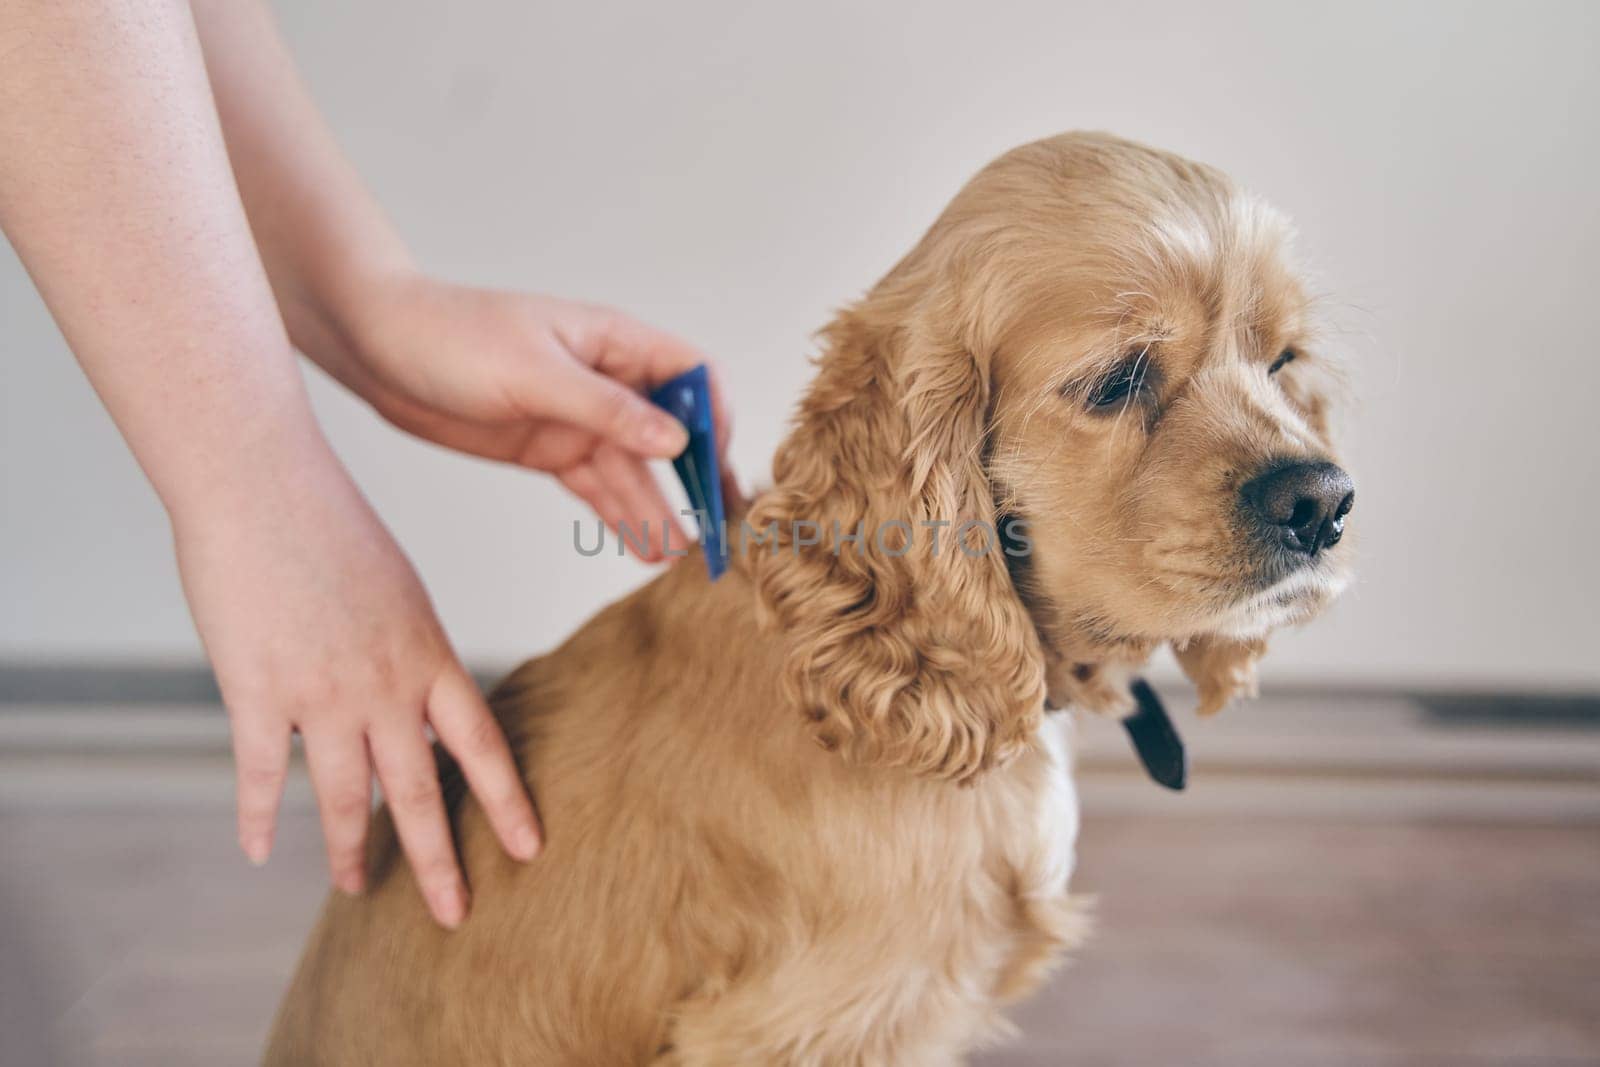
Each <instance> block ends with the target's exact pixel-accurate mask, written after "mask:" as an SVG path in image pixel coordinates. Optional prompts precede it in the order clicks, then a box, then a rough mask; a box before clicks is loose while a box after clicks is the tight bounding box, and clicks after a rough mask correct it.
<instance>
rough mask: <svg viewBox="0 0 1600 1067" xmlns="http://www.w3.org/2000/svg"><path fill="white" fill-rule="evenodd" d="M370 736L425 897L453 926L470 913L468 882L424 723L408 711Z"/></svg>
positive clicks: (403, 843)
mask: <svg viewBox="0 0 1600 1067" xmlns="http://www.w3.org/2000/svg"><path fill="white" fill-rule="evenodd" d="M367 739H368V744H369V745H370V746H371V749H372V762H373V764H374V766H376V767H377V770H378V781H379V782H380V783H382V785H383V795H384V797H385V798H386V799H387V800H388V801H389V812H390V814H391V815H392V816H393V817H394V828H395V832H396V834H398V835H399V837H400V847H401V848H403V849H404V850H405V854H406V858H407V859H409V860H410V861H411V869H412V871H413V872H414V873H415V875H416V878H417V886H418V888H420V889H421V890H422V897H423V899H424V900H425V901H426V902H427V905H428V910H429V911H430V912H432V913H433V917H434V920H435V921H436V922H438V923H439V925H441V926H443V927H445V928H446V929H450V930H454V929H455V928H456V927H457V926H459V925H460V924H461V920H462V919H463V918H465V917H466V914H467V887H466V883H465V882H464V881H463V880H462V877H461V867H460V865H459V864H458V863H457V861H456V850H455V843H454V841H453V840H452V838H451V836H450V823H449V821H448V820H447V819H446V818H445V813H444V793H443V791H442V790H441V789H440V787H439V772H438V769H437V768H436V767H435V765H434V762H433V754H432V752H431V750H430V748H429V745H428V739H427V735H426V734H424V732H423V730H422V723H421V722H420V720H416V719H412V718H410V717H409V716H408V717H406V718H405V720H404V721H399V722H386V721H379V722H376V723H374V724H373V725H372V727H371V729H370V731H369V733H368V734H367ZM308 747H309V746H308Z"/></svg>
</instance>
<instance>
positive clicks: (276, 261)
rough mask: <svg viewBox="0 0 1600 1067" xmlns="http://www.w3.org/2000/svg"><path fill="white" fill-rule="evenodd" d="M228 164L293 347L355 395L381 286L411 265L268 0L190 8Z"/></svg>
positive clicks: (208, 0) (218, 0) (365, 379)
mask: <svg viewBox="0 0 1600 1067" xmlns="http://www.w3.org/2000/svg"><path fill="white" fill-rule="evenodd" d="M192 6H193V9H194V15H195V23H196V26H197V27H198V30H199V35H200V42H201V48H202V50H203V52H204V54H205V60H206V67H207V70H208V73H209V75H210V79H211V85H212V91H213V93H214V94H215V96H216V100H217V110H218V113H219V114H220V115H221V118H222V127H223V134H224V137H225V139H226V143H227V147H228V154H229V156H230V158H231V159H232V162H233V169H234V173H235V175H236V177H237V181H238V186H239V191H240V194H241V195H242V197H243V200H244V205H245V210H246V212H247V214H248V216H249V219H250V225H251V227H252V228H253V230H254V231H255V236H256V242H257V244H258V246H259V247H260V249H261V255H262V260H263V262H264V263H265V264H266V268H267V273H268V275H269V276H270V278H271V281H272V286H273V289H274V291H275V292H276V294H277V297H278V301H279V305H280V307H281V308H282V309H283V316H284V321H285V323H286V324H287V325H288V329H289V335H290V338H291V339H292V340H293V341H294V344H295V345H296V347H298V348H299V349H300V350H301V351H302V352H304V353H305V354H306V355H308V356H310V357H311V358H312V359H313V360H315V361H317V362H318V363H319V364H321V365H322V366H323V368H324V369H326V370H328V371H329V372H330V373H332V374H333V375H334V376H335V377H337V378H339V379H340V380H341V381H342V382H344V384H345V385H346V386H348V387H350V388H352V389H353V390H355V391H356V392H358V393H360V394H362V395H363V396H366V397H367V398H368V399H369V400H371V399H375V397H374V396H373V392H374V390H375V389H376V388H377V385H376V382H375V381H373V380H372V379H371V378H370V376H369V372H368V371H367V370H366V369H365V368H364V367H363V366H362V365H361V364H360V362H359V361H358V360H357V359H356V358H355V350H356V348H357V345H358V340H357V335H358V334H359V333H360V332H361V329H362V326H361V312H362V308H363V306H364V305H365V303H366V297H367V294H368V293H369V292H370V290H371V288H372V287H373V286H374V285H379V284H383V283H384V282H386V281H388V280H390V279H393V278H395V277H397V276H404V275H406V274H408V273H409V272H410V271H411V270H412V263H411V259H410V255H409V253H408V252H407V250H406V248H405V245H404V243H403V242H402V241H401V239H400V237H399V235H398V234H397V233H396V232H395V230H394V228H393V226H391V225H390V223H389V221H388V219H387V218H386V217H385V216H384V214H383V211H382V210H381V208H379V206H378V204H377V202H376V201H375V200H374V199H373V197H372V195H371V194H370V193H369V192H368V190H367V189H366V187H365V186H364V185H363V183H362V181H361V179H360V177H359V176H358V175H357V174H356V172H355V170H354V168H353V167H352V166H351V165H350V163H349V161H348V159H346V157H345V156H344V154H343V152H341V151H340V149H339V147H338V145H337V144H336V143H335V141H334V138H333V135H332V134H331V132H330V131H329V130H328V127H327V125H326V123H325V122H324V121H323V119H322V116H321V115H320V114H319V112H318V110H317V107H316V105H315V103H314V102H313V101H312V99H311V97H310V94H309V93H308V92H307V90H306V88H305V86H304V84H303V83H302V82H301V80H300V77H299V75H298V74H297V72H296V71H295V68H294V62H293V59H292V58H291V57H290V55H289V53H288V50H287V49H286V48H285V47H284V44H283V41H282V39H281V38H280V36H279V34H278V31H277V27H276V25H275V24H274V20H273V18H272V14H271V12H270V10H269V9H268V7H267V5H266V4H265V3H263V2H261V0H193V5H192Z"/></svg>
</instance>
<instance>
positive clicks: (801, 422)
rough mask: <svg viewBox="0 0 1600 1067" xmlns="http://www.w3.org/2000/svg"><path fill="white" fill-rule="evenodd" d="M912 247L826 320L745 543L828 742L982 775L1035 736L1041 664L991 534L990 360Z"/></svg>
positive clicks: (803, 706) (862, 754)
mask: <svg viewBox="0 0 1600 1067" xmlns="http://www.w3.org/2000/svg"><path fill="white" fill-rule="evenodd" d="M917 257H918V253H913V254H912V256H910V257H907V259H906V261H904V262H902V263H901V264H900V265H899V266H898V267H897V268H896V269H895V271H894V272H892V273H891V274H890V275H889V277H888V278H886V279H885V280H884V281H883V282H881V283H880V284H879V285H878V287H877V288H875V289H874V290H873V291H872V293H871V294H869V295H868V296H867V298H866V299H864V300H863V301H862V302H861V303H860V304H858V305H857V306H855V307H853V308H850V309H848V310H846V311H845V312H843V313H841V314H840V315H839V316H838V317H837V318H836V319H835V320H834V322H833V323H832V324H831V325H830V326H829V327H828V328H827V329H826V330H825V331H824V332H823V340H824V345H825V350H824V354H823V357H822V359H821V360H820V365H819V372H818V375H817V378H816V380H815V382H814V383H813V385H812V387H811V389H810V391H809V392H808V394H807V395H806V397H805V399H804V401H803V402H802V404H801V407H800V411H799V414H798V416H797V419H796V422H795V425H794V428H793V431H792V432H791V433H790V435H789V437H788V438H787V440H786V441H785V442H784V444H783V445H782V446H781V447H780V448H779V450H778V453H777V457H776V459H775V461H774V466H773V474H774V486H773V488H772V490H771V491H769V492H768V493H766V494H765V495H764V496H763V497H762V498H761V499H760V500H758V501H757V502H756V504H755V506H754V508H753V509H752V511H751V514H750V516H749V519H748V521H749V522H750V524H751V526H752V527H753V528H754V529H755V530H757V531H768V530H769V527H770V528H771V529H773V530H775V532H776V537H775V539H774V540H775V542H776V545H775V547H771V546H767V545H762V546H760V547H753V546H746V547H745V548H744V552H745V554H746V555H747V557H748V559H749V562H750V567H751V571H752V573H753V575H754V577H755V580H756V582H757V585H758V587H759V589H760V591H761V594H762V598H763V601H764V604H765V605H766V607H767V609H768V610H769V611H770V612H771V614H772V615H773V616H774V617H775V620H776V623H777V625H778V626H779V628H780V629H781V632H782V633H783V635H784V637H785V639H786V641H787V642H788V664H787V672H788V673H787V678H786V686H787V691H788V693H789V695H790V697H791V698H792V699H793V700H794V701H795V702H796V704H797V705H798V707H799V709H800V711H801V712H802V714H804V715H805V716H806V718H807V720H808V721H809V728H810V729H811V730H812V731H813V734H814V736H815V737H816V739H817V741H818V743H819V744H821V745H822V746H823V747H825V748H830V749H838V750H839V751H840V752H841V753H842V754H843V755H844V756H845V757H846V758H847V759H852V760H856V761H861V762H872V763H878V764H883V765H893V766H900V767H905V768H907V769H909V770H912V771H915V772H918V773H922V774H927V775H933V776H939V777H945V778H951V779H955V780H960V781H970V780H971V779H972V778H973V776H974V775H976V774H977V773H979V772H980V771H982V770H984V769H985V768H987V767H990V766H993V765H996V764H999V763H1002V762H1004V761H1005V760H1006V759H1008V758H1009V757H1010V756H1012V755H1014V754H1015V753H1016V752H1018V751H1020V750H1021V749H1022V747H1023V746H1024V745H1025V744H1026V743H1027V739H1028V738H1029V737H1030V736H1031V735H1032V733H1033V732H1034V730H1035V728H1036V726H1037V723H1038V720H1039V717H1040V716H1041V714H1042V708H1043V702H1044V685H1043V664H1042V659H1041V656H1040V651H1039V645H1038V638H1037V635H1036V632H1035V630H1034V627H1033V625H1032V624H1031V622H1030V621H1029V619H1028V616H1027V614H1026V612H1025V610H1024V608H1023V607H1022V604H1021V603H1020V601H1019V600H1018V599H1017V596H1016V593H1015V591H1014V590H1013V588H1012V586H1011V582H1010V579H1009V578H1008V576H1007V573H1006V565H1005V557H1004V552H1003V549H1002V547H1001V546H1000V544H999V543H998V538H997V537H996V536H995V523H996V515H995V505H994V499H993V494H992V491H991V488H990V484H989V480H988V476H987V473H986V470H985V465H984V454H983V438H984V432H985V427H986V423H987V417H988V406H989V391H990V389H989V367H988V365H987V360H986V359H985V358H984V357H981V356H979V355H975V354H974V352H973V350H972V349H973V347H974V346H973V345H972V344H971V343H970V342H969V341H967V340H965V339H964V338H963V337H962V332H963V331H961V330H960V328H959V327H958V326H956V325H954V324H953V323H952V320H954V319H956V318H957V317H958V315H957V312H956V310H955V306H956V300H955V299H954V298H953V297H952V295H951V294H949V293H948V292H945V291H941V289H940V286H939V285H938V283H937V281H936V279H934V278H932V277H930V275H931V273H932V272H931V271H929V270H927V269H925V268H922V267H919V266H918V262H919V261H918V258H917ZM930 523H932V524H937V523H944V524H946V525H943V526H930V525H925V524H930ZM964 523H966V524H968V525H967V528H966V529H965V531H964V532H965V535H966V536H965V538H964V539H962V538H959V537H958V536H957V535H958V533H959V532H961V531H962V526H963V524H964ZM812 524H815V525H812ZM935 532H937V533H938V535H939V536H938V547H937V551H935V549H934V543H933V535H934V534H935ZM851 535H859V538H860V539H859V541H843V540H841V538H842V537H848V536H851ZM813 538H817V539H820V542H821V543H819V544H807V543H806V542H807V541H809V540H812V539H813Z"/></svg>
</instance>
